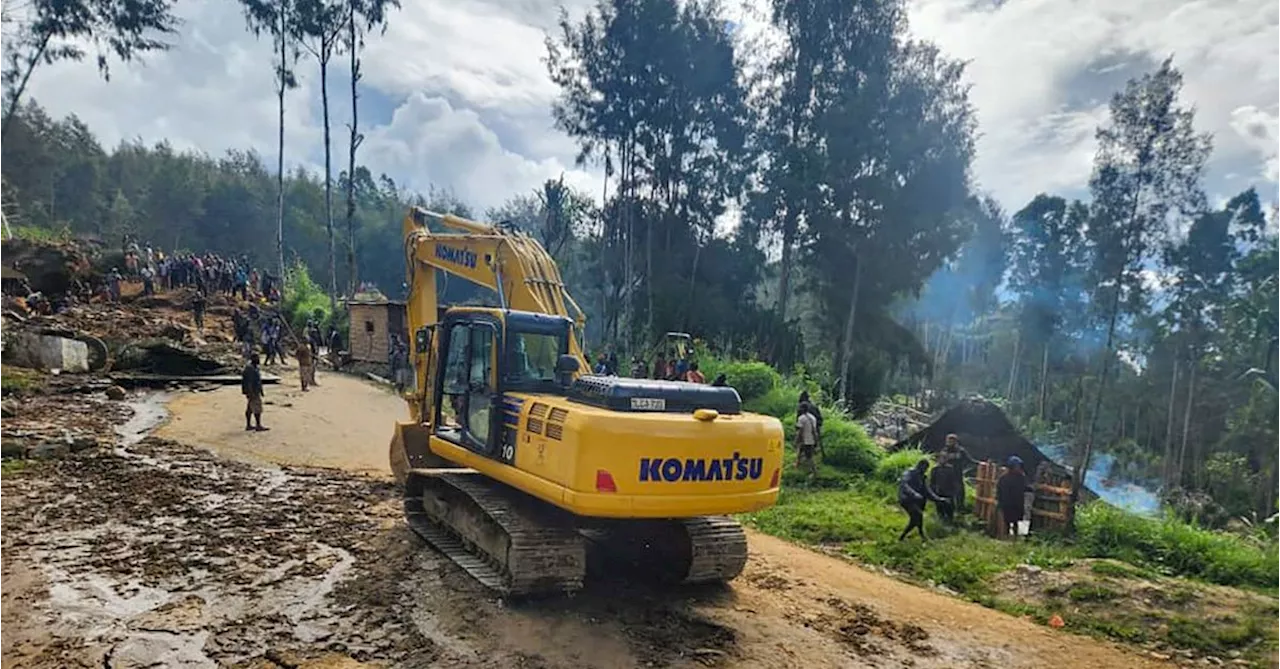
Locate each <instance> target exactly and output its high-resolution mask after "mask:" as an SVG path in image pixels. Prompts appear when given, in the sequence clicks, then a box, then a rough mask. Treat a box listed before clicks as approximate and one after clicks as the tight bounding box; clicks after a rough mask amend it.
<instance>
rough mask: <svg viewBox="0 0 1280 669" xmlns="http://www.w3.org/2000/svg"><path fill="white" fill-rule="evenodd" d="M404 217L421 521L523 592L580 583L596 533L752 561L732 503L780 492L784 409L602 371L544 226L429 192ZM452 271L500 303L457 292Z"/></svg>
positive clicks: (713, 561) (645, 552)
mask: <svg viewBox="0 0 1280 669" xmlns="http://www.w3.org/2000/svg"><path fill="white" fill-rule="evenodd" d="M403 228H404V252H405V265H406V273H407V282H408V285H409V286H410V290H409V297H408V305H407V308H408V322H409V328H410V330H411V332H412V333H413V367H414V370H415V373H416V377H417V384H416V386H415V389H414V390H412V391H410V392H407V393H406V394H405V395H404V398H405V400H406V401H407V402H408V404H409V414H410V417H409V420H407V421H402V422H398V423H397V424H396V430H395V436H394V437H393V439H392V442H391V454H390V456H391V468H392V471H393V472H394V474H395V477H396V480H397V481H398V482H399V483H400V484H402V485H403V489H404V508H405V516H406V519H407V521H408V523H409V525H410V527H412V528H413V530H414V531H415V532H416V533H418V534H419V535H420V536H422V537H423V538H424V539H425V540H427V541H428V542H429V543H431V544H432V545H433V546H435V547H436V548H437V549H438V550H440V551H441V552H442V553H444V554H445V555H446V556H448V557H449V558H450V559H452V560H453V561H454V562H456V563H457V564H458V565H459V566H461V567H462V568H463V569H465V570H466V571H467V572H468V573H470V574H471V575H472V576H473V577H475V578H476V579H477V580H478V581H480V582H481V583H483V584H484V585H486V586H488V587H489V588H492V589H493V590H495V591H497V592H499V593H501V594H503V595H509V596H516V595H535V594H550V593H572V592H574V591H577V590H580V589H581V588H582V587H583V583H584V580H585V578H586V572H587V549H588V545H590V547H591V549H592V555H593V564H594V563H595V562H596V560H595V558H594V556H596V555H600V556H604V557H605V558H606V562H605V564H615V565H618V566H623V562H630V563H631V565H632V566H633V567H638V568H641V569H643V570H645V571H650V572H653V575H655V576H658V577H660V578H662V579H664V580H667V581H670V582H683V583H707V582H717V581H719V582H723V581H728V580H731V579H733V578H735V577H736V576H738V574H739V573H741V572H742V569H743V567H744V566H745V564H746V560H747V542H746V535H745V534H744V533H743V530H742V527H741V526H740V525H739V524H738V523H737V522H735V521H734V520H732V519H731V518H729V517H728V514H734V513H745V512H750V511H756V510H759V509H762V508H766V507H769V506H772V505H773V504H774V503H776V501H777V498H778V491H779V475H780V473H781V472H780V470H781V467H782V450H783V443H782V441H783V432H782V425H781V423H779V422H778V420H777V419H775V418H772V417H768V416H761V415H756V414H751V413H746V412H743V411H742V407H741V400H740V398H739V397H738V393H737V391H735V390H734V389H732V388H727V387H712V386H706V385H700V384H691V383H682V382H669V381H651V380H647V379H628V378H619V377H612V376H610V377H605V376H595V375H591V374H589V373H588V370H589V367H588V366H587V361H586V360H585V358H584V357H583V352H582V343H581V342H580V341H579V333H581V332H582V328H583V326H584V324H585V321H586V318H585V315H584V314H583V312H582V310H581V309H579V308H578V306H577V304H576V303H575V302H574V301H573V298H572V297H570V295H569V293H568V292H567V291H566V290H565V286H564V284H563V282H562V280H561V277H560V270H559V268H558V267H557V266H556V263H555V261H554V260H553V259H552V258H551V256H550V255H549V254H548V253H547V252H546V251H545V250H544V249H543V247H542V245H541V244H539V243H538V241H537V240H535V239H534V238H532V237H530V236H529V235H527V234H525V233H523V232H520V231H518V230H514V229H509V228H505V227H494V226H490V225H487V224H483V223H478V222H475V221H469V220H466V219H463V218H459V217H456V216H452V215H447V214H437V213H433V212H430V211H427V210H425V209H421V208H417V207H415V208H413V209H411V210H410V212H409V214H408V216H406V218H405V220H404V224H403ZM437 271H441V272H444V273H446V274H449V275H453V276H457V277H461V278H464V279H467V280H469V281H472V282H474V283H476V284H478V285H481V286H484V287H487V288H489V289H491V290H493V291H494V293H496V294H497V301H498V306H497V307H495V308H487V307H471V306H466V307H459V306H455V307H447V308H446V307H441V306H439V305H438V304H437V292H436V279H437ZM609 560H613V562H610V561H609ZM618 560H621V561H622V562H617V561H618Z"/></svg>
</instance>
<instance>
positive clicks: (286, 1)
mask: <svg viewBox="0 0 1280 669" xmlns="http://www.w3.org/2000/svg"><path fill="white" fill-rule="evenodd" d="M243 2H244V3H245V14H246V18H247V20H248V22H249V29H250V30H252V31H253V34H254V35H256V36H261V35H262V33H264V32H265V33H267V34H269V35H271V39H272V44H273V52H274V54H275V82H276V83H275V88H276V112H277V123H276V131H277V133H276V271H277V273H278V274H279V276H280V277H281V280H282V281H283V280H284V274H285V265H284V96H285V94H286V93H287V92H288V91H290V90H292V89H294V88H297V86H298V80H297V77H295V76H294V67H295V66H296V65H297V63H298V57H299V55H300V53H299V50H298V40H299V38H300V37H301V34H300V32H301V28H300V24H299V22H298V16H297V0H243Z"/></svg>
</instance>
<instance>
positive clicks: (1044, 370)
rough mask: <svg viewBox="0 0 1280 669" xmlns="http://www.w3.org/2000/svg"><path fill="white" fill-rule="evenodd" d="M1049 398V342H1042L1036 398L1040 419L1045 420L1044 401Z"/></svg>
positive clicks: (1037, 413)
mask: <svg viewBox="0 0 1280 669" xmlns="http://www.w3.org/2000/svg"><path fill="white" fill-rule="evenodd" d="M1048 398H1049V342H1047V341H1046V342H1045V343H1044V355H1043V356H1041V358H1040V397H1039V398H1037V400H1036V415H1038V416H1040V420H1041V421H1044V422H1047V421H1048V417H1047V416H1045V406H1044V405H1045V402H1046V401H1048Z"/></svg>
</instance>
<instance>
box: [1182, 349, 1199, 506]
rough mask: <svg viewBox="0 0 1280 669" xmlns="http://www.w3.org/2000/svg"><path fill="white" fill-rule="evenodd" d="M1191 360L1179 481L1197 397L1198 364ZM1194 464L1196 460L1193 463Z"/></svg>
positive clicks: (1183, 414)
mask: <svg viewBox="0 0 1280 669" xmlns="http://www.w3.org/2000/svg"><path fill="white" fill-rule="evenodd" d="M1190 362H1191V371H1190V373H1189V374H1188V375H1187V404H1186V407H1185V409H1183V412H1182V444H1181V445H1180V446H1179V447H1178V472H1177V474H1178V481H1179V482H1181V481H1182V473H1183V472H1184V471H1185V469H1184V467H1185V465H1186V458H1187V437H1188V436H1189V435H1190V434H1191V408H1192V406H1194V403H1195V399H1196V367H1199V365H1197V364H1196V360H1194V358H1193V359H1192V360H1191V361H1190ZM1192 464H1193V466H1194V464H1195V463H1194V462H1193V463H1192Z"/></svg>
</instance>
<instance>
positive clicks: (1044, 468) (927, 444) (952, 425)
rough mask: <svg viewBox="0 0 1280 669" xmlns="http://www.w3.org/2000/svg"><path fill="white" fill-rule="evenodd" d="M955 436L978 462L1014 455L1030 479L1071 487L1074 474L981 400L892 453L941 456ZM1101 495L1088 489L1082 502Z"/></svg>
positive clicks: (941, 418) (960, 405)
mask: <svg viewBox="0 0 1280 669" xmlns="http://www.w3.org/2000/svg"><path fill="white" fill-rule="evenodd" d="M948 434H955V435H956V436H957V437H959V438H960V443H961V444H962V445H963V446H964V448H965V450H966V451H968V452H969V455H970V456H972V457H973V459H974V460H979V461H983V460H985V461H989V462H991V463H994V464H995V465H996V466H997V467H998V466H1000V465H1003V464H1004V463H1005V461H1006V460H1008V459H1009V456H1010V455H1016V456H1018V457H1019V458H1022V467H1023V469H1025V470H1026V472H1027V476H1028V478H1032V477H1033V476H1035V477H1036V480H1037V482H1039V483H1044V484H1046V485H1047V486H1049V487H1061V486H1064V485H1066V486H1068V487H1069V486H1070V483H1069V481H1070V479H1071V476H1072V472H1071V470H1070V469H1068V468H1067V467H1064V466H1063V465H1062V464H1060V463H1057V462H1054V461H1053V460H1050V459H1049V456H1047V455H1045V454H1044V453H1043V452H1042V451H1041V450H1040V449H1039V448H1036V445H1035V444H1033V443H1031V442H1030V441H1028V440H1027V439H1026V437H1023V436H1022V434H1021V433H1020V432H1018V428H1016V427H1014V425H1013V423H1012V422H1010V421H1009V418H1008V416H1005V415H1004V412H1003V411H1001V410H1000V407H998V406H996V405H995V404H992V403H991V402H988V401H987V400H984V399H981V398H972V399H966V400H964V401H962V402H960V403H958V404H956V405H955V406H954V407H951V408H950V409H948V410H947V411H945V412H944V413H943V414H942V415H941V416H939V417H938V419H937V420H935V421H933V423H931V424H929V425H928V426H927V427H925V428H923V429H921V430H919V431H917V432H915V433H914V434H912V435H911V436H909V437H907V438H906V439H903V440H902V441H899V442H898V443H896V444H894V445H893V446H891V447H889V450H890V451H896V450H898V449H902V448H918V449H920V450H922V451H924V452H926V453H937V452H938V451H940V450H942V448H943V446H945V445H946V440H947V435H948ZM1096 498H1097V495H1096V494H1095V493H1094V492H1093V491H1091V490H1089V489H1088V488H1085V487H1082V488H1081V489H1080V501H1081V502H1082V503H1083V502H1088V501H1090V500H1092V499H1096Z"/></svg>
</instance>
